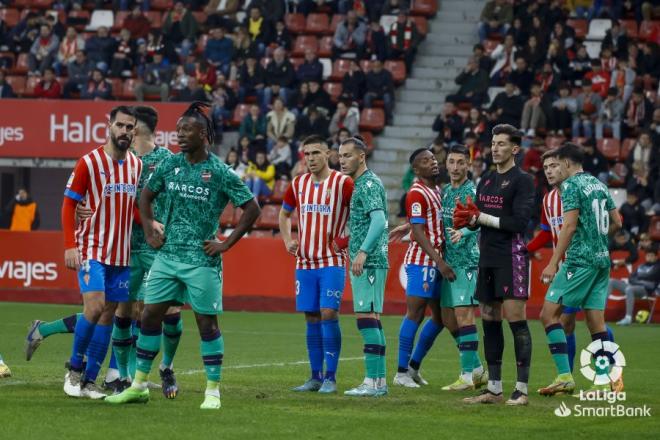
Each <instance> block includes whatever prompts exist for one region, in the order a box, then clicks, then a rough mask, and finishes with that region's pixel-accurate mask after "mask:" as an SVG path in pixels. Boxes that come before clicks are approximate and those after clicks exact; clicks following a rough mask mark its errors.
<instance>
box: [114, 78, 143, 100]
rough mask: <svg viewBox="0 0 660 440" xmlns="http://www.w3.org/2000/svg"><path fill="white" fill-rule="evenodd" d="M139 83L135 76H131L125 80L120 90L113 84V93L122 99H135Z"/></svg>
mask: <svg viewBox="0 0 660 440" xmlns="http://www.w3.org/2000/svg"><path fill="white" fill-rule="evenodd" d="M138 84H139V82H138V81H136V80H135V79H133V78H129V79H127V80H126V81H124V83H123V85H122V88H121V89H119V90H115V89H114V84H113V90H112V93H113V95H115V96H116V97H121V98H122V99H130V100H133V99H135V86H137V85H138Z"/></svg>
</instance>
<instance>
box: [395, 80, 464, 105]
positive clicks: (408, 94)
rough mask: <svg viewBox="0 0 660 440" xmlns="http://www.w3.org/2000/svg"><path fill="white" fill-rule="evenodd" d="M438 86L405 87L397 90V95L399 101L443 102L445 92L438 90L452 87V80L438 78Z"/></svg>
mask: <svg viewBox="0 0 660 440" xmlns="http://www.w3.org/2000/svg"><path fill="white" fill-rule="evenodd" d="M438 86H439V87H436V88H435V90H426V91H424V90H406V89H405V88H404V89H403V90H398V91H397V95H398V96H397V97H398V99H399V100H400V101H402V102H418V103H424V102H430V103H435V102H444V101H445V96H447V92H440V90H447V91H449V90H451V89H453V88H454V82H453V81H451V82H450V81H448V80H440V81H438Z"/></svg>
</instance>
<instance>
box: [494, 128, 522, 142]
mask: <svg viewBox="0 0 660 440" xmlns="http://www.w3.org/2000/svg"><path fill="white" fill-rule="evenodd" d="M492 133H493V136H497V135H498V134H506V135H507V136H509V142H511V143H512V144H514V145H518V146H520V144H521V143H522V138H523V134H522V132H521V131H520V130H518V129H517V128H516V127H514V126H513V125H511V124H497V125H496V126H495V127H493V131H492Z"/></svg>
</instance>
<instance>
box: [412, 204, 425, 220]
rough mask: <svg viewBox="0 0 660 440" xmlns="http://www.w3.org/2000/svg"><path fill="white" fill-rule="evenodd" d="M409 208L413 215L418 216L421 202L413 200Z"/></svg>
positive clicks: (420, 213)
mask: <svg viewBox="0 0 660 440" xmlns="http://www.w3.org/2000/svg"><path fill="white" fill-rule="evenodd" d="M410 210H411V211H412V216H413V217H418V216H420V215H422V204H421V203H418V202H415V203H413V204H412V206H411V207H410Z"/></svg>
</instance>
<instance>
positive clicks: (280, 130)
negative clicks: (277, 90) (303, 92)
mask: <svg viewBox="0 0 660 440" xmlns="http://www.w3.org/2000/svg"><path fill="white" fill-rule="evenodd" d="M295 130H296V117H295V115H294V114H293V113H291V112H290V111H289V110H288V109H287V108H286V106H285V105H284V101H283V100H282V98H280V97H279V96H278V97H277V98H275V99H274V100H273V109H272V110H271V111H269V112H268V114H267V115H266V136H267V137H268V141H267V143H268V151H270V150H271V149H272V148H273V146H274V145H275V143H276V142H277V141H278V139H279V138H280V137H282V136H285V137H286V138H287V139H291V138H292V137H293V134H294V132H295ZM270 162H271V163H272V162H273V161H272V160H271V161H270Z"/></svg>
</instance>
